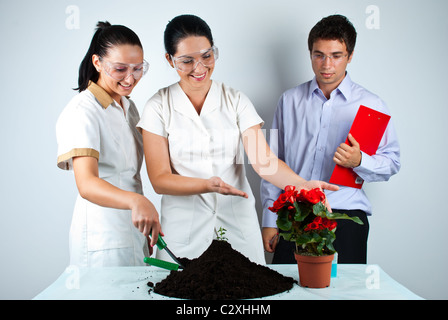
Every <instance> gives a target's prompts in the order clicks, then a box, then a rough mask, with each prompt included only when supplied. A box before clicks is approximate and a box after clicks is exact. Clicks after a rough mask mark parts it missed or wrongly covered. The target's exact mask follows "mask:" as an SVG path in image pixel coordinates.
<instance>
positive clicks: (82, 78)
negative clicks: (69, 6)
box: [74, 21, 143, 92]
mask: <svg viewBox="0 0 448 320" xmlns="http://www.w3.org/2000/svg"><path fill="white" fill-rule="evenodd" d="M96 27H97V28H96V30H95V34H94V35H93V38H92V41H91V42H90V46H89V49H88V50H87V53H86V55H85V56H84V59H83V60H82V61H81V64H80V66H79V76H78V88H75V89H74V90H78V91H79V92H81V91H84V90H85V89H87V87H88V85H89V81H93V82H97V81H98V78H99V73H98V71H96V68H95V66H94V65H93V63H92V56H93V55H94V54H96V55H97V56H99V57H105V56H107V52H108V50H109V49H110V48H111V47H113V46H117V45H124V44H130V45H137V46H139V47H140V48H142V49H143V47H142V44H141V42H140V39H139V38H138V36H137V34H135V32H134V31H132V30H131V29H129V28H127V27H125V26H120V25H111V24H110V23H109V22H107V21H105V22H101V21H100V22H98V24H97V25H96Z"/></svg>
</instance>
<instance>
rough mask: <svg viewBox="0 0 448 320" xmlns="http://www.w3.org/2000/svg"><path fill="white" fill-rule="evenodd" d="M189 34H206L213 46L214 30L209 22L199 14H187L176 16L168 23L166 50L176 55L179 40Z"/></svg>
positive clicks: (165, 34)
mask: <svg viewBox="0 0 448 320" xmlns="http://www.w3.org/2000/svg"><path fill="white" fill-rule="evenodd" d="M189 36H199V37H201V36H204V37H206V38H207V39H208V41H209V42H210V45H211V46H213V36H212V31H211V30H210V27H209V26H208V24H207V23H206V22H205V21H204V20H202V19H201V18H199V17H197V16H194V15H191V14H185V15H180V16H177V17H175V18H174V19H173V20H171V21H170V22H169V23H168V24H167V26H166V28H165V33H164V43H165V50H166V52H167V53H168V54H169V55H172V56H174V54H175V53H176V51H177V45H178V44H179V42H180V41H181V40H183V39H185V38H186V37H189Z"/></svg>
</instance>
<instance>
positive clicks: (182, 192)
mask: <svg viewBox="0 0 448 320" xmlns="http://www.w3.org/2000/svg"><path fill="white" fill-rule="evenodd" d="M164 37H165V39H164V41H165V49H166V59H167V60H168V62H169V64H170V65H171V66H172V67H173V68H175V69H176V70H177V73H178V74H179V76H180V81H179V82H178V83H175V84H173V85H171V86H169V87H167V88H163V89H161V90H159V91H158V92H157V93H156V94H155V95H154V96H153V97H152V98H151V99H150V100H149V101H148V102H147V104H146V106H145V108H144V110H143V113H142V117H141V119H140V122H139V124H138V126H139V127H141V128H142V129H143V145H144V151H145V158H146V166H147V172H148V176H149V179H150V180H151V183H152V185H153V187H154V190H155V191H156V192H157V193H160V194H163V197H162V207H161V225H162V226H163V229H164V233H165V241H166V242H167V244H168V246H169V247H170V249H172V251H173V252H174V253H175V254H176V255H177V256H180V257H188V258H190V259H191V258H196V257H198V256H199V255H200V254H202V252H204V251H205V250H206V249H207V248H208V246H209V245H210V244H211V242H212V240H213V238H215V237H216V236H215V230H218V229H219V228H221V227H222V228H225V229H226V230H227V231H226V234H225V237H227V238H228V242H229V243H230V244H231V245H232V247H233V248H234V249H235V250H237V251H239V252H241V253H242V254H244V255H245V256H247V257H248V258H249V259H251V260H252V261H253V262H256V263H259V264H265V258H264V252H263V244H262V238H261V231H260V227H259V222H258V217H257V213H256V210H255V199H254V196H253V194H252V191H251V188H250V186H249V183H248V180H247V178H246V174H245V168H244V151H243V149H242V148H241V146H240V142H241V141H242V142H243V145H244V150H245V151H246V154H247V156H248V159H249V162H250V163H251V165H252V166H253V168H254V169H255V171H256V172H257V173H258V174H259V175H260V176H261V177H262V178H263V179H266V180H268V181H269V182H271V183H273V184H274V185H276V186H278V187H280V188H284V187H285V186H286V185H295V186H298V187H313V186H319V187H323V188H329V189H332V190H334V188H337V187H335V186H331V185H328V184H327V183H325V182H320V181H313V182H307V181H305V180H304V179H302V178H301V177H299V176H297V175H296V174H295V173H294V172H293V171H292V170H291V169H290V168H289V167H288V166H286V165H285V163H283V162H282V161H279V160H278V159H277V157H276V156H275V155H274V154H273V153H272V152H271V151H270V149H269V147H268V145H267V143H266V140H265V137H264V135H263V133H262V132H261V130H260V128H261V126H262V125H263V120H262V119H261V118H260V117H259V116H258V114H257V112H256V110H255V108H254V106H253V105H252V103H251V102H250V100H249V99H248V98H247V97H246V96H245V95H244V94H243V93H241V92H240V91H238V90H234V89H232V88H230V87H228V86H226V85H224V84H222V83H219V82H217V81H214V80H211V75H212V73H213V70H214V67H215V61H216V60H217V58H218V49H217V48H216V47H215V46H214V43H213V37H212V34H211V31H210V28H209V27H208V25H207V24H206V23H205V22H204V21H203V20H202V19H200V18H199V17H196V16H192V15H182V16H178V17H176V18H174V19H173V20H172V21H170V23H169V24H168V25H167V27H166V30H165V36H164ZM157 255H158V257H160V258H162V259H169V257H168V256H167V255H166V253H165V252H164V251H162V252H160V251H159V252H158V253H157Z"/></svg>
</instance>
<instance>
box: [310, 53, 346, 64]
mask: <svg viewBox="0 0 448 320" xmlns="http://www.w3.org/2000/svg"><path fill="white" fill-rule="evenodd" d="M347 56H348V54H343V53H333V54H330V55H326V54H323V53H317V52H316V53H313V54H312V55H311V59H313V60H314V61H316V62H324V61H325V59H326V58H328V59H330V61H331V62H333V63H338V62H340V61H342V59H343V58H345V57H347Z"/></svg>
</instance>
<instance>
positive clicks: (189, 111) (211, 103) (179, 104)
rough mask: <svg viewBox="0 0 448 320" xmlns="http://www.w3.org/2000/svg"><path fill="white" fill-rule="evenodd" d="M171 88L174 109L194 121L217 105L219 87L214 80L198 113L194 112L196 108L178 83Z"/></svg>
mask: <svg viewBox="0 0 448 320" xmlns="http://www.w3.org/2000/svg"><path fill="white" fill-rule="evenodd" d="M172 89H173V94H172V99H173V106H174V109H175V110H176V111H177V112H179V113H182V114H184V115H185V116H187V117H189V118H191V119H193V120H195V121H196V120H197V119H198V118H200V117H201V116H203V115H206V114H207V113H210V112H212V111H213V110H215V109H216V108H218V106H219V96H220V94H219V93H220V92H219V91H220V89H219V86H218V85H217V83H216V82H215V81H212V84H211V86H210V90H209V91H208V94H207V97H206V98H205V101H204V105H203V106H202V110H201V113H200V114H198V113H197V112H196V109H195V108H194V106H193V104H192V103H191V101H190V99H189V98H188V96H187V95H186V93H185V92H184V91H183V90H182V88H181V86H180V85H179V83H176V84H175V85H173V87H172Z"/></svg>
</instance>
